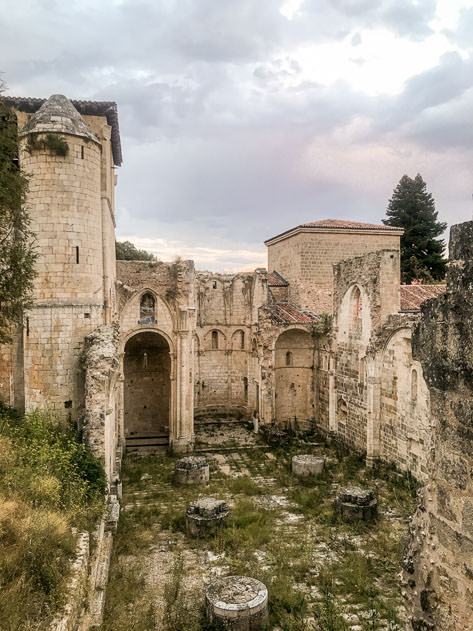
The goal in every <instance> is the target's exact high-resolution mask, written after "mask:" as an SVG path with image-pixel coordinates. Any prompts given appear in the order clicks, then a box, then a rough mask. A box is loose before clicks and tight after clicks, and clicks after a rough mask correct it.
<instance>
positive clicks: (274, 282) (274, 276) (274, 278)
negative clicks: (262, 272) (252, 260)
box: [268, 272, 289, 287]
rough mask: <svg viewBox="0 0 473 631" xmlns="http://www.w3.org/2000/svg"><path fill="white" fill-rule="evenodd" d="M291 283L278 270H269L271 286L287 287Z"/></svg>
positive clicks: (269, 284)
mask: <svg viewBox="0 0 473 631" xmlns="http://www.w3.org/2000/svg"><path fill="white" fill-rule="evenodd" d="M288 285H289V283H288V282H287V280H286V279H284V278H283V277H282V276H281V275H280V274H278V273H277V272H268V286H269V287H287V286H288Z"/></svg>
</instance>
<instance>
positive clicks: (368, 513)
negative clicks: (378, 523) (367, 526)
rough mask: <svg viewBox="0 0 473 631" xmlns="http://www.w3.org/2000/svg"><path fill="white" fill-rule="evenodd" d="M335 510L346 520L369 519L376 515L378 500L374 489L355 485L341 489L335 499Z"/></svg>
mask: <svg viewBox="0 0 473 631" xmlns="http://www.w3.org/2000/svg"><path fill="white" fill-rule="evenodd" d="M335 510H336V511H337V512H338V513H339V515H340V516H341V517H342V519H344V520H345V521H355V520H358V519H362V520H364V521H368V520H370V519H373V518H374V517H376V514H377V512H378V500H377V499H376V498H375V496H374V495H373V492H372V491H370V490H368V489H360V487H358V486H354V487H350V488H347V489H344V490H343V491H340V493H339V494H338V495H337V497H336V499H335Z"/></svg>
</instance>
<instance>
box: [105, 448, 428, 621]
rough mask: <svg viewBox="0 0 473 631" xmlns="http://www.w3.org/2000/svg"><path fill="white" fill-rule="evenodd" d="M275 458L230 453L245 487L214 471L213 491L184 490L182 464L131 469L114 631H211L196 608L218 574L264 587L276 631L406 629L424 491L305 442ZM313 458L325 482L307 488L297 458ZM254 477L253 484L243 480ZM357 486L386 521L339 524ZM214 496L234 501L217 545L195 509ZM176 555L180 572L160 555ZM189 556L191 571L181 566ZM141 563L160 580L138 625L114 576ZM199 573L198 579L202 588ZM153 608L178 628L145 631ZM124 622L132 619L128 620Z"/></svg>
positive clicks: (145, 600) (132, 465)
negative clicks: (413, 533) (405, 574)
mask: <svg viewBox="0 0 473 631" xmlns="http://www.w3.org/2000/svg"><path fill="white" fill-rule="evenodd" d="M267 451H268V452H271V453H270V454H265V452H264V451H253V452H248V453H245V452H239V457H236V455H235V454H233V453H226V455H225V461H224V463H225V465H226V466H229V467H230V470H231V474H232V475H233V476H236V477H231V475H230V476H227V475H224V474H223V473H222V472H221V471H219V470H218V469H217V470H213V472H212V474H211V480H210V483H209V484H208V485H206V486H199V487H178V486H175V485H174V484H173V482H172V471H173V467H174V462H175V458H174V457H172V456H169V455H166V456H154V457H151V458H143V459H141V460H134V459H128V461H127V462H126V465H125V468H124V489H125V496H124V503H125V504H127V509H126V510H125V511H124V512H122V517H121V523H120V525H119V531H118V536H117V539H116V543H115V552H114V561H113V563H114V565H113V567H112V572H111V577H112V578H111V583H110V585H109V589H108V594H109V596H108V597H107V605H106V610H107V623H106V625H105V626H104V628H103V631H112V630H113V631H128V629H129V628H134V627H133V625H135V624H136V628H137V629H139V630H140V631H142V630H143V631H154V630H155V629H156V630H157V629H159V630H160V631H177V629H179V628H181V627H182V628H185V629H186V630H188V631H204V630H205V631H206V630H207V629H208V628H210V627H209V626H208V623H207V622H206V621H205V618H202V617H199V611H200V610H195V609H194V610H193V611H192V613H191V612H190V609H189V607H190V604H191V603H194V604H195V603H196V602H197V603H202V601H203V590H204V584H205V583H206V581H207V580H210V578H211V576H214V575H215V573H216V574H217V575H220V573H222V574H223V575H230V574H240V575H247V576H253V577H254V578H257V579H260V580H262V581H263V582H264V583H265V584H266V586H267V587H268V591H269V608H270V628H273V627H279V628H281V629H284V631H348V630H349V629H350V628H351V627H352V626H354V625H357V626H358V628H360V629H362V631H373V630H377V629H379V630H381V629H385V628H390V629H393V630H397V629H400V628H401V622H402V620H400V619H399V607H400V604H401V598H400V593H399V586H398V580H397V574H398V564H399V559H400V556H401V548H402V538H403V534H404V533H405V530H406V517H407V516H408V515H409V514H410V513H411V512H412V511H413V509H414V505H415V493H416V488H417V485H416V483H415V481H414V480H412V479H411V478H409V477H408V476H404V475H401V474H399V472H397V471H395V470H394V469H392V468H390V467H386V466H381V465H380V466H379V467H377V468H375V469H374V470H373V469H371V470H368V469H366V468H365V466H364V461H363V459H362V458H361V457H360V456H358V455H354V454H352V453H350V452H349V451H348V450H346V449H344V448H343V447H340V446H336V447H315V446H314V448H313V449H312V448H311V446H310V445H307V444H304V443H301V442H299V441H298V440H297V439H295V440H293V441H292V442H291V443H289V444H288V445H286V446H284V447H278V448H275V449H271V448H269V447H268V449H267ZM312 452H313V453H317V454H321V455H322V454H323V455H325V457H326V458H327V467H326V470H325V472H324V473H323V474H322V475H320V476H316V477H312V478H306V479H299V478H296V477H294V476H293V475H292V473H291V458H292V456H293V455H295V454H296V453H312ZM219 462H223V461H219ZM248 471H249V472H250V475H247V474H244V475H242V472H248ZM355 485H357V486H362V487H368V488H371V489H373V491H374V492H375V494H376V495H377V497H378V500H379V505H380V515H379V517H378V519H377V520H375V521H373V522H371V523H364V522H358V523H356V522H355V523H344V522H343V521H341V520H340V519H339V518H338V516H337V514H336V513H335V512H334V509H333V501H334V498H335V496H336V493H337V492H338V490H339V489H340V488H342V487H344V486H355ZM203 495H206V496H213V497H217V498H222V499H225V500H226V501H227V503H228V504H229V506H230V517H229V518H228V520H227V524H226V526H225V528H223V529H220V530H219V531H218V532H217V533H216V535H215V536H213V537H209V538H208V539H196V538H189V537H187V536H186V534H185V510H186V506H187V504H188V503H189V501H191V500H193V499H195V498H196V497H199V496H203ZM279 500H283V501H282V503H278V502H279ZM130 542H131V543H130ZM163 542H164V544H163ZM168 545H170V549H171V550H174V551H175V554H174V561H173V564H172V563H171V562H169V561H168V560H167V559H168V556H166V562H164V563H163V561H160V560H159V558H160V557H159V555H160V552H159V553H158V552H157V550H161V548H162V549H163V550H164V552H163V554H165V555H166V554H168V552H166V550H167V549H168V548H167V546H168ZM179 550H180V551H181V552H182V553H183V554H184V557H185V559H187V561H186V563H187V565H186V563H182V562H181V561H180V560H179V554H180V552H179ZM134 560H139V562H138V563H137V564H136V566H135V567H136V571H137V573H138V576H139V577H143V576H145V577H146V576H148V577H149V576H150V575H151V576H152V577H153V578H152V579H151V580H150V582H149V584H148V585H147V587H145V588H144V589H143V591H142V593H140V595H139V596H137V597H138V599H139V602H141V603H142V607H139V606H135V605H133V607H131V606H130V612H131V613H130V615H126V612H125V611H124V609H123V608H121V609H120V607H121V606H120V604H119V602H118V601H119V597H120V594H121V593H122V591H123V590H125V591H126V590H128V587H127V584H126V582H124V581H123V580H122V578H121V577H120V572H121V571H122V570H119V571H118V573H117V572H116V571H115V570H114V569H113V568H123V567H126V566H127V565H129V564H130V563H131V564H133V563H134ZM155 563H157V564H158V565H159V567H160V570H159V571H160V574H161V577H162V576H163V575H164V580H165V581H166V582H165V585H163V584H162V582H161V584H160V587H159V590H157V588H156V587H155V584H154V582H153V581H155V580H156V575H155V572H156V569H155V565H154V564H155ZM189 572H191V573H192V572H194V573H195V575H194V576H193V578H190V577H189ZM162 580H163V579H162ZM176 595H177V596H176ZM163 600H164V601H165V602H164V605H163ZM172 602H173V603H174V604H171V603H172ZM150 603H160V607H163V606H164V611H165V612H167V614H166V616H167V617H166V618H165V619H164V618H163V615H164V614H163V613H162V612H161V615H160V617H159V616H158V618H155V619H154V622H152V621H151V619H149V620H148V623H147V624H148V626H144V627H142V626H139V624H141V622H140V623H138V622H136V620H137V619H136V618H134V617H133V616H137V615H138V613H137V612H138V611H146V610H147V608H149V606H150ZM166 603H167V604H166ZM117 607H118V610H117ZM117 611H119V612H121V611H123V612H124V614H123V617H121V613H120V614H119V615H118V616H117ZM353 617H355V621H354V620H353ZM118 621H120V622H118ZM183 621H185V622H184V623H183ZM183 624H184V626H183ZM389 624H391V626H388V625H389ZM153 625H154V626H153ZM163 625H164V626H163Z"/></svg>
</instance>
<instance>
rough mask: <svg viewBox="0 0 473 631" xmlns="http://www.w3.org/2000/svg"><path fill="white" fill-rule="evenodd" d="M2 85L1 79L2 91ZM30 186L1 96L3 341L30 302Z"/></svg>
mask: <svg viewBox="0 0 473 631" xmlns="http://www.w3.org/2000/svg"><path fill="white" fill-rule="evenodd" d="M2 88H3V85H2V84H1V83H0V94H1V92H2V91H3V90H2ZM27 190H28V179H27V177H26V176H25V174H24V173H23V172H22V171H21V169H20V167H19V161H18V127H17V122H16V116H15V114H14V113H13V112H12V111H11V110H10V108H9V107H7V105H6V104H5V102H4V101H3V102H2V100H1V97H0V344H1V343H5V342H9V341H10V340H11V333H12V331H13V327H14V326H15V325H18V324H21V323H22V320H23V312H24V310H25V309H27V308H28V306H29V305H30V303H31V291H32V288H33V281H34V278H35V270H34V263H35V260H36V254H35V251H34V246H33V240H34V236H33V234H32V232H31V230H30V218H29V214H28V210H27V208H26V193H27Z"/></svg>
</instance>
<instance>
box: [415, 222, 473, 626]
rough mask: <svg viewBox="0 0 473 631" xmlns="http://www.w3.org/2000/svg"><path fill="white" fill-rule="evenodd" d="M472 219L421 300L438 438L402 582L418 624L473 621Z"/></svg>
mask: <svg viewBox="0 0 473 631" xmlns="http://www.w3.org/2000/svg"><path fill="white" fill-rule="evenodd" d="M472 243H473V222H467V223H464V224H461V225H458V226H453V227H452V229H451V232H450V265H449V269H448V275H447V291H446V293H445V294H444V295H443V296H440V297H439V298H437V299H435V300H430V301H428V302H427V303H424V305H422V317H421V320H420V321H419V324H418V325H417V327H416V328H415V329H414V332H413V354H414V357H415V358H416V359H418V360H419V361H420V362H421V364H422V369H423V372H424V377H425V380H426V382H427V385H428V387H429V390H430V396H431V413H432V421H433V429H434V432H433V436H434V444H433V450H432V453H431V458H430V460H429V467H428V485H427V487H426V488H425V490H424V492H423V493H422V494H421V496H420V503H419V508H418V510H417V512H416V514H415V516H414V519H413V520H412V523H411V527H410V539H409V545H408V547H407V549H406V553H405V556H404V559H403V569H404V573H403V587H404V591H403V593H404V596H405V599H406V606H407V611H408V614H409V620H410V626H409V628H411V629H414V630H419V631H420V630H424V629H426V630H429V631H431V630H435V631H471V629H472V620H473V599H472V593H473V567H472V566H473V531H472V504H471V502H472V497H473V481H472V471H473V421H472V419H473V414H472V411H473V354H472V352H471V349H472V346H473V292H472V289H471V279H472V278H473V248H472Z"/></svg>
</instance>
